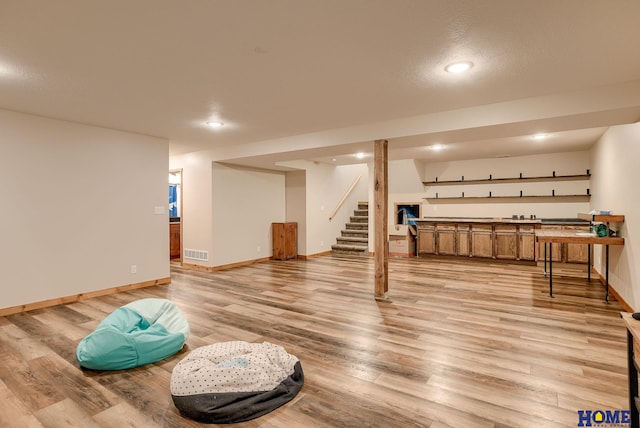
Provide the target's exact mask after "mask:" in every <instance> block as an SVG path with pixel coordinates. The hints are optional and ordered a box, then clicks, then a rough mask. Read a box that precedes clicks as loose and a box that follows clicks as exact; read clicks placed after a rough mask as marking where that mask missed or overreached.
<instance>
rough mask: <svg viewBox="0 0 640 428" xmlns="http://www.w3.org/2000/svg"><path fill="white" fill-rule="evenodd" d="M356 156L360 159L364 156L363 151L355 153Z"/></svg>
mask: <svg viewBox="0 0 640 428" xmlns="http://www.w3.org/2000/svg"><path fill="white" fill-rule="evenodd" d="M356 157H357V158H358V159H362V158H363V157H364V153H362V152H360V153H356Z"/></svg>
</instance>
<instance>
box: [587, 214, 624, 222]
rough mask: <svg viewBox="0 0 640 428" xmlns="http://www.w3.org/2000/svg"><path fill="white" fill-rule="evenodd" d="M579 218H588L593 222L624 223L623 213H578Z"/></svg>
mask: <svg viewBox="0 0 640 428" xmlns="http://www.w3.org/2000/svg"><path fill="white" fill-rule="evenodd" d="M578 218H581V219H583V220H588V221H591V222H594V221H595V222H601V223H624V216H623V215H613V214H582V213H578Z"/></svg>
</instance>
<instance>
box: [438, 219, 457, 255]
mask: <svg viewBox="0 0 640 428" xmlns="http://www.w3.org/2000/svg"><path fill="white" fill-rule="evenodd" d="M436 254H442V255H445V256H455V255H456V254H457V253H456V225H455V224H453V225H452V224H444V225H441V224H439V225H437V226H436Z"/></svg>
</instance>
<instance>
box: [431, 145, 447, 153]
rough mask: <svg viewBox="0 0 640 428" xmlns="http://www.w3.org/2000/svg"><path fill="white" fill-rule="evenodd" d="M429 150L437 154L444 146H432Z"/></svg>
mask: <svg viewBox="0 0 640 428" xmlns="http://www.w3.org/2000/svg"><path fill="white" fill-rule="evenodd" d="M429 148H430V149H431V150H433V151H434V152H439V151H440V150H443V149H444V148H445V145H444V144H434V145H432V146H429Z"/></svg>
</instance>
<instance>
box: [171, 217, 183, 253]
mask: <svg viewBox="0 0 640 428" xmlns="http://www.w3.org/2000/svg"><path fill="white" fill-rule="evenodd" d="M180 253H181V251H180V223H171V224H169V257H170V258H172V259H178V258H180Z"/></svg>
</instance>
